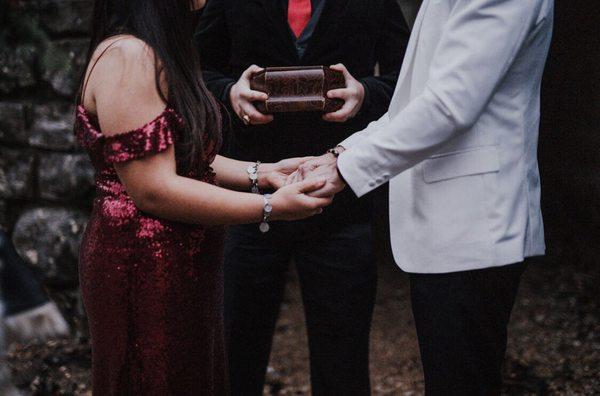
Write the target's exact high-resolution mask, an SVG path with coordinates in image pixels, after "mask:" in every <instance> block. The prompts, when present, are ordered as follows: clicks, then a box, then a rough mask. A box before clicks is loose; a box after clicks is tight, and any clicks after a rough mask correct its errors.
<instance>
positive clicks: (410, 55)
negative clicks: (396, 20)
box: [390, 0, 431, 114]
mask: <svg viewBox="0 0 600 396" xmlns="http://www.w3.org/2000/svg"><path fill="white" fill-rule="evenodd" d="M430 1H431V0H424V1H423V4H422V5H421V8H420V9H419V13H418V14H417V19H416V20H415V24H414V25H413V28H412V32H411V36H410V40H409V42H408V47H407V48H406V53H405V55H404V62H403V63H402V68H401V70H400V75H399V76H398V83H397V84H396V91H395V93H394V97H393V98H392V103H391V104H390V114H392V113H395V112H397V111H398V109H400V108H403V107H404V106H405V105H406V103H407V102H408V99H409V98H410V91H409V90H408V88H409V86H407V83H409V82H410V77H411V75H412V72H413V66H414V63H415V52H416V50H417V43H418V41H419V36H420V35H421V28H422V27H423V19H424V17H425V14H426V12H427V8H428V6H429V3H430Z"/></svg>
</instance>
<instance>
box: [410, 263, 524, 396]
mask: <svg viewBox="0 0 600 396" xmlns="http://www.w3.org/2000/svg"><path fill="white" fill-rule="evenodd" d="M524 269H525V264H524V263H519V264H513V265H508V266H505V267H498V268H489V269H483V270H475V271H466V272H457V273H450V274H411V275H410V284H411V296H412V307H413V314H414V317H415V324H416V327H417V335H418V338H419V347H420V350H421V360H422V363H423V371H424V374H425V390H426V394H427V395H429V396H431V395H469V396H470V395H486V396H487V395H499V394H500V390H501V387H502V376H501V375H502V374H501V372H502V363H503V361H504V355H505V353H506V343H507V326H508V321H509V319H510V313H511V310H512V307H513V305H514V302H515V297H516V294H517V290H518V287H519V281H520V279H521V275H522V273H523V271H524Z"/></svg>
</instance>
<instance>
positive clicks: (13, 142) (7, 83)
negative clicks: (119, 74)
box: [0, 0, 94, 309]
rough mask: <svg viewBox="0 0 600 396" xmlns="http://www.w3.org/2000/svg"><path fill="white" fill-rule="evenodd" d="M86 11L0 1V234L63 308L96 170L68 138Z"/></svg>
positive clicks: (85, 5)
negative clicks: (10, 241)
mask: <svg viewBox="0 0 600 396" xmlns="http://www.w3.org/2000/svg"><path fill="white" fill-rule="evenodd" d="M91 6H92V1H90V0H38V1H14V0H13V1H6V0H0V20H1V22H0V26H1V27H0V226H2V227H3V228H5V229H7V230H8V231H9V232H10V233H12V236H13V241H14V242H15V245H16V246H17V248H18V250H19V252H20V253H21V254H22V255H23V256H24V257H25V258H26V260H27V261H28V262H29V263H31V265H32V267H33V268H34V270H35V271H36V274H37V275H38V277H39V278H40V279H42V280H43V281H44V282H45V284H46V285H47V286H48V287H49V291H50V292H51V293H52V292H54V291H58V292H59V293H58V294H59V295H60V296H61V297H63V299H64V300H65V301H64V302H69V301H67V300H73V298H69V297H67V298H66V299H65V298H64V297H65V296H69V295H70V296H71V297H74V296H76V293H75V292H74V290H75V289H76V287H77V272H76V262H77V261H76V260H77V259H76V257H77V253H78V246H79V241H80V236H81V232H82V230H83V228H84V225H85V223H86V219H87V213H88V212H89V205H90V202H91V196H92V194H93V177H94V173H93V169H92V167H91V164H90V163H89V160H88V158H87V155H86V154H84V153H82V152H81V151H80V150H79V149H78V147H77V145H76V142H75V139H74V137H73V115H74V99H73V98H74V96H75V91H76V90H77V87H78V84H79V75H80V71H81V66H82V64H83V62H84V60H85V54H86V52H87V45H88V40H87V28H88V26H89V23H90V13H91ZM65 291H66V292H67V293H65ZM75 300H76V299H75ZM70 302H71V303H68V304H64V308H65V309H70V307H71V308H72V307H73V304H72V302H73V301H70Z"/></svg>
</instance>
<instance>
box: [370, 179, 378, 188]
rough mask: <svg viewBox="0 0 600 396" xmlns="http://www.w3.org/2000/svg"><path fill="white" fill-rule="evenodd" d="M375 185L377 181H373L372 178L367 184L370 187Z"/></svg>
mask: <svg viewBox="0 0 600 396" xmlns="http://www.w3.org/2000/svg"><path fill="white" fill-rule="evenodd" d="M376 185H377V183H375V182H374V181H373V180H371V181H370V182H369V186H371V187H375V186H376Z"/></svg>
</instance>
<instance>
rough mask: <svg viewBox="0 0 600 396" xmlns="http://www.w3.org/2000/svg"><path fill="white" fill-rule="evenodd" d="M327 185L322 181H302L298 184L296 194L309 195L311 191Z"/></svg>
mask: <svg viewBox="0 0 600 396" xmlns="http://www.w3.org/2000/svg"><path fill="white" fill-rule="evenodd" d="M325 183H327V181H326V180H324V179H315V180H304V181H302V182H300V183H299V184H298V192H301V193H304V194H306V193H309V192H312V191H316V190H318V189H320V188H322V187H323V186H325Z"/></svg>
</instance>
